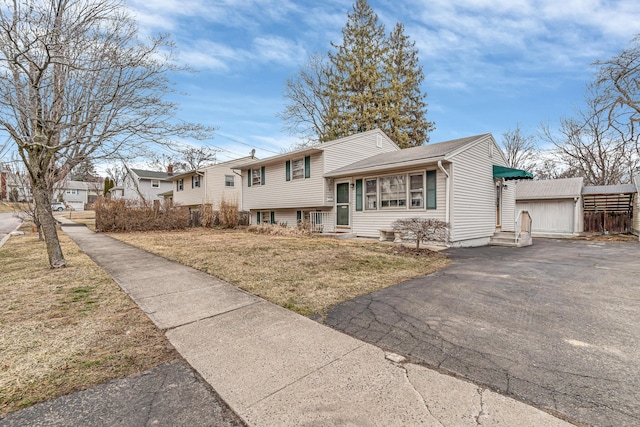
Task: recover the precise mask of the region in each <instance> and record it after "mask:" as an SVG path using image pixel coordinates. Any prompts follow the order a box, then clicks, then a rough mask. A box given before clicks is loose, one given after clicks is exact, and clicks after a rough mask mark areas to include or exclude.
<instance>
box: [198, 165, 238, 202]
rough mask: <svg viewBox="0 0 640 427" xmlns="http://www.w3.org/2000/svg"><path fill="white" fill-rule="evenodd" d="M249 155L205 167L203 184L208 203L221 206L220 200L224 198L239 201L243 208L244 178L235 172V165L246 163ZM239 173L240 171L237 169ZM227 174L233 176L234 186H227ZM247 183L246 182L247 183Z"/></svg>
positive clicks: (228, 200) (229, 200)
mask: <svg viewBox="0 0 640 427" xmlns="http://www.w3.org/2000/svg"><path fill="white" fill-rule="evenodd" d="M246 162H247V157H244V158H242V159H236V160H231V161H228V162H224V163H218V164H216V165H213V166H208V167H206V168H204V169H203V172H204V182H203V184H202V186H203V188H204V189H205V193H206V203H207V204H209V203H210V204H212V205H213V208H214V209H219V208H220V201H221V200H222V199H224V200H225V201H227V202H231V203H237V204H238V209H239V210H243V208H242V191H243V190H244V189H243V188H242V185H241V184H242V180H241V179H240V177H239V176H238V175H237V174H236V172H234V169H233V168H234V166H236V165H239V164H241V163H246ZM237 172H238V173H239V171H237ZM227 176H229V177H232V178H233V180H234V184H235V185H234V186H233V187H230V186H227ZM244 185H246V182H245V184H244Z"/></svg>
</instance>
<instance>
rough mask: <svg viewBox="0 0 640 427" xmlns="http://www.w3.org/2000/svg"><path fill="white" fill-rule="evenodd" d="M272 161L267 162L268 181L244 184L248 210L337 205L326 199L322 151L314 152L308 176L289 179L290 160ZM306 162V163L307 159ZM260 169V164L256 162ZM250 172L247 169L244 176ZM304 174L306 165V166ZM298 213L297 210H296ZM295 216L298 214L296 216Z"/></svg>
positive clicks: (266, 174) (245, 204)
mask: <svg viewBox="0 0 640 427" xmlns="http://www.w3.org/2000/svg"><path fill="white" fill-rule="evenodd" d="M287 160H288V159H282V161H281V162H278V163H271V164H267V165H266V166H265V184H264V185H253V183H252V185H251V187H247V186H246V185H245V186H243V187H244V188H243V189H242V194H243V206H244V209H245V210H260V209H271V210H273V209H283V208H303V207H316V206H317V207H321V206H325V205H327V204H328V205H331V206H332V205H333V201H330V202H328V203H327V202H325V197H324V194H325V192H324V187H325V179H324V177H323V176H322V175H323V172H322V170H323V161H322V154H321V153H315V154H312V155H311V156H310V162H311V163H310V169H311V174H310V177H309V178H306V179H295V180H290V181H287V179H286V161H287ZM302 160H303V162H302V163H303V165H304V159H302ZM255 168H256V169H257V170H260V165H257V166H255ZM246 175H247V172H246V170H245V171H244V176H246ZM303 177H304V169H303ZM294 215H295V212H294ZM294 218H295V217H294Z"/></svg>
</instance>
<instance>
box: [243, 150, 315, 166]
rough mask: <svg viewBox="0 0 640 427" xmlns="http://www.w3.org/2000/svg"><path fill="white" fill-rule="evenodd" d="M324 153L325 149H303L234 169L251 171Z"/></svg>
mask: <svg viewBox="0 0 640 427" xmlns="http://www.w3.org/2000/svg"><path fill="white" fill-rule="evenodd" d="M323 151H324V149H322V148H317V147H310V148H302V149H300V150H296V151H291V152H288V153H282V154H277V155H275V156H273V157H267V158H266V159H262V160H254V161H251V162H248V163H242V164H240V165H236V166H234V167H233V169H240V170H246V169H251V168H253V167H254V166H268V165H270V164H274V163H279V162H281V161H282V160H285V159H291V158H295V157H299V156H307V155H311V154H316V153H322V152H323Z"/></svg>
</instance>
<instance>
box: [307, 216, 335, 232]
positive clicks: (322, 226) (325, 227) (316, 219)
mask: <svg viewBox="0 0 640 427" xmlns="http://www.w3.org/2000/svg"><path fill="white" fill-rule="evenodd" d="M335 218H336V216H335V214H334V213H333V212H309V225H310V226H311V232H312V233H334V232H335V230H336V220H335Z"/></svg>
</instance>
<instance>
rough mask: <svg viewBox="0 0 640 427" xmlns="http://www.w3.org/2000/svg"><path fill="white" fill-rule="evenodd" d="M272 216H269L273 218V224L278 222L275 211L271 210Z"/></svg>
mask: <svg viewBox="0 0 640 427" xmlns="http://www.w3.org/2000/svg"><path fill="white" fill-rule="evenodd" d="M270 217H271V218H269V219H270V220H271V224H275V223H276V213H275V212H274V211H271V212H270Z"/></svg>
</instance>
